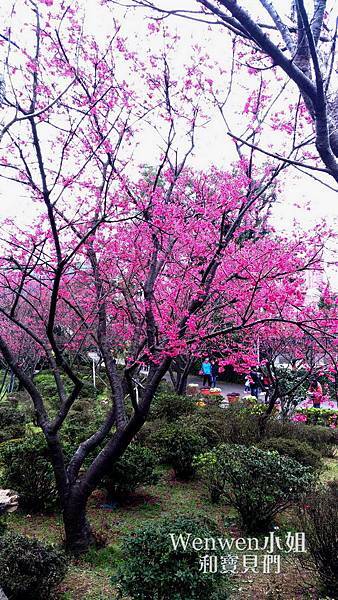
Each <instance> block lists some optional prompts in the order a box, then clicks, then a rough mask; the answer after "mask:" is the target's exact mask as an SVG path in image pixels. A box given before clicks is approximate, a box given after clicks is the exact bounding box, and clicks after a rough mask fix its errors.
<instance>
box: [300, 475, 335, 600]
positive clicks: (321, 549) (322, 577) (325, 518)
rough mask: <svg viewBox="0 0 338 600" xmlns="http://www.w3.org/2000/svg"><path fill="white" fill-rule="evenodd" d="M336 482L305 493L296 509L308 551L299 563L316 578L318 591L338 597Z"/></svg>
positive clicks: (331, 596)
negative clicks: (304, 498) (298, 507)
mask: <svg viewBox="0 0 338 600" xmlns="http://www.w3.org/2000/svg"><path fill="white" fill-rule="evenodd" d="M337 497H338V495H337V482H336V484H335V485H331V486H322V487H319V488H317V489H315V490H313V491H312V493H311V494H309V495H308V496H307V497H306V500H305V501H304V504H302V505H301V507H300V510H299V518H300V527H301V531H304V533H305V539H306V546H307V554H306V555H304V556H300V555H299V558H301V559H302V560H301V562H302V566H303V567H305V568H307V569H309V570H310V571H311V572H312V573H315V575H316V576H317V577H318V578H319V584H320V585H319V587H320V591H321V593H322V594H323V595H324V594H325V595H327V596H329V597H330V598H338V503H337Z"/></svg>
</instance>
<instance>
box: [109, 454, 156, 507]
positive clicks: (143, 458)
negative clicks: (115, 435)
mask: <svg viewBox="0 0 338 600" xmlns="http://www.w3.org/2000/svg"><path fill="white" fill-rule="evenodd" d="M156 466H157V460H156V458H155V456H154V453H153V452H152V451H151V450H149V448H145V447H143V446H140V445H139V444H131V445H130V446H129V447H128V448H127V450H126V451H125V453H124V454H123V456H121V458H119V460H118V461H116V462H115V463H113V464H112V465H111V467H110V470H109V473H108V475H106V477H105V479H104V483H103V485H104V487H105V488H106V490H107V492H108V497H109V499H112V498H121V497H123V496H125V495H127V494H130V493H131V492H134V490H135V489H136V488H137V487H139V486H142V485H151V484H153V483H156V481H157V480H158V475H157V473H156Z"/></svg>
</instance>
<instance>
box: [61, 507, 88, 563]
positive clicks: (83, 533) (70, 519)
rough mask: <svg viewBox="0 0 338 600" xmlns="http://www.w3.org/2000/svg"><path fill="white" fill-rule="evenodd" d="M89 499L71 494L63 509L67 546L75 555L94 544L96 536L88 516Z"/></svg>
mask: <svg viewBox="0 0 338 600" xmlns="http://www.w3.org/2000/svg"><path fill="white" fill-rule="evenodd" d="M86 504H87V500H86V499H85V498H83V497H81V496H79V497H77V496H76V495H71V496H70V497H69V498H68V501H67V502H66V506H65V508H64V510H63V522H64V530H65V546H66V549H67V551H69V552H71V553H72V554H74V555H75V556H79V555H80V554H83V553H84V552H86V551H87V550H88V549H89V547H90V546H92V545H94V543H95V538H94V535H93V532H92V529H91V526H90V523H89V521H88V520H87V517H86Z"/></svg>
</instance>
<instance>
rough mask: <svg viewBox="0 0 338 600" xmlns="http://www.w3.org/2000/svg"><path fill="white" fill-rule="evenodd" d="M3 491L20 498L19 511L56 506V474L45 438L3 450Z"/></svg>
mask: <svg viewBox="0 0 338 600" xmlns="http://www.w3.org/2000/svg"><path fill="white" fill-rule="evenodd" d="M0 464H1V478H0V483H1V485H2V487H4V488H9V489H13V490H15V491H16V492H17V493H18V494H19V500H20V507H21V508H24V509H26V510H30V511H32V512H39V511H47V510H49V509H51V508H53V507H54V506H55V505H56V504H57V490H56V485H55V479H54V472H53V468H52V465H51V463H50V461H49V451H48V448H47V445H46V442H45V439H44V437H43V435H42V434H40V433H35V434H33V433H32V434H29V435H27V436H26V437H25V438H23V439H21V440H15V441H10V442H6V443H5V444H3V445H2V446H1V448H0Z"/></svg>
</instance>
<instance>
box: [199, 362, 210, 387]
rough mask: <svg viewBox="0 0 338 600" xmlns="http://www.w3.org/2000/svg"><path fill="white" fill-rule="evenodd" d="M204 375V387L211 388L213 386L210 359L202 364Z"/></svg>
mask: <svg viewBox="0 0 338 600" xmlns="http://www.w3.org/2000/svg"><path fill="white" fill-rule="evenodd" d="M201 371H202V375H203V387H205V386H207V387H210V385H211V363H210V360H209V359H208V358H205V359H204V361H203V362H202V369H201Z"/></svg>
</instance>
